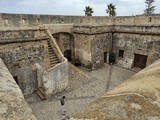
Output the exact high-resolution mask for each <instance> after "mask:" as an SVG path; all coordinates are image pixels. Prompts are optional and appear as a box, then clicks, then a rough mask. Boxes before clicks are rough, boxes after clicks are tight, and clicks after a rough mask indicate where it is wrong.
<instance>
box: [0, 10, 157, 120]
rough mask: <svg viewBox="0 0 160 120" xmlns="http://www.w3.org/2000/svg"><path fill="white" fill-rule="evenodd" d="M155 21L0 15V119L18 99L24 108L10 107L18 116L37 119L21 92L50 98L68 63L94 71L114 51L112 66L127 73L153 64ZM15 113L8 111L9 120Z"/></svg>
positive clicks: (65, 81) (60, 86) (65, 77)
mask: <svg viewBox="0 0 160 120" xmlns="http://www.w3.org/2000/svg"><path fill="white" fill-rule="evenodd" d="M159 20H160V15H158V14H155V15H147V16H143V15H137V16H126V17H125V16H123V17H122V16H121V17H96V16H95V17H94V16H92V17H86V16H58V15H56V16H54V15H31V14H5V13H1V14H0V58H1V61H0V64H1V65H0V66H2V67H1V68H0V73H1V74H0V82H1V83H0V96H1V98H2V97H4V99H3V100H1V101H0V106H2V107H3V108H4V109H3V110H0V111H1V112H0V115H1V116H0V119H4V118H5V117H6V116H5V114H6V111H7V105H8V104H9V103H10V102H11V103H12V102H13V104H14V103H15V102H16V101H17V103H19V104H21V105H22V106H18V105H17V106H16V105H15V106H14V105H8V106H10V107H11V108H12V107H14V109H19V108H18V107H21V109H22V111H20V112H19V115H20V114H23V111H24V110H23V109H25V108H27V109H28V112H27V113H26V115H28V119H36V118H34V115H33V116H32V115H30V114H32V112H31V110H30V108H28V107H27V105H26V103H25V100H24V98H23V97H22V93H23V95H29V94H32V93H33V92H35V91H37V93H38V94H39V96H40V97H41V98H42V99H48V98H50V97H51V96H52V95H54V94H56V93H57V92H61V91H63V90H64V89H66V87H67V86H68V61H70V62H71V63H76V62H77V61H78V64H81V65H82V66H87V65H91V67H92V70H96V69H99V68H100V67H101V66H103V65H104V63H109V61H110V60H109V59H110V53H114V57H115V64H116V65H118V66H121V67H124V68H127V69H132V68H135V67H136V68H140V69H143V68H145V67H146V66H149V65H150V64H152V63H154V62H155V61H157V60H158V59H160V37H159V36H160V27H159V25H160V22H159ZM7 69H8V70H7ZM12 77H13V78H14V79H13V78H12ZM17 85H18V86H19V88H20V89H21V91H22V93H21V91H20V90H19V88H18V86H17ZM4 93H5V94H7V95H8V96H9V97H8V98H10V99H8V98H7V97H6V96H5V94H4ZM14 94H15V95H17V98H20V99H17V98H16V96H14ZM158 94H159V93H158ZM7 99H8V100H10V101H7ZM15 99H16V100H15ZM13 111H14V110H13ZM12 114H15V115H12ZM16 114H18V113H14V112H13V113H12V111H11V110H10V115H8V118H9V119H11V118H12V117H13V116H16ZM21 117H22V118H19V119H24V118H23V117H24V116H23V115H22V116H21ZM13 119H18V118H13ZM159 119H160V117H159Z"/></svg>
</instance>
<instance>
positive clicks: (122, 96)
mask: <svg viewBox="0 0 160 120" xmlns="http://www.w3.org/2000/svg"><path fill="white" fill-rule="evenodd" d="M159 84H160V60H158V61H156V62H155V63H153V64H152V65H150V66H148V67H146V68H145V69H143V70H141V71H140V72H138V73H137V74H135V75H134V76H132V77H131V78H129V79H128V80H126V81H125V82H123V83H122V84H120V85H119V86H117V87H115V88H114V89H113V90H110V91H109V92H107V93H106V94H104V95H103V96H102V97H100V98H98V99H97V100H95V101H94V102H92V103H90V104H89V105H88V106H87V107H86V108H85V109H84V110H82V111H78V113H77V114H75V115H74V118H76V119H70V120H80V119H83V120H130V119H132V120H138V119H140V120H159V119H160V94H159V89H160V86H159Z"/></svg>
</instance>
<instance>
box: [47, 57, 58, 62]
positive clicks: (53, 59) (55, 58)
mask: <svg viewBox="0 0 160 120" xmlns="http://www.w3.org/2000/svg"><path fill="white" fill-rule="evenodd" d="M49 59H50V61H59V59H58V58H57V57H49Z"/></svg>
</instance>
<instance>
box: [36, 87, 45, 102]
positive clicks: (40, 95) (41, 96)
mask: <svg viewBox="0 0 160 120" xmlns="http://www.w3.org/2000/svg"><path fill="white" fill-rule="evenodd" d="M43 93H44V91H43V92H42V90H41V89H38V90H37V94H38V96H39V97H40V98H41V100H45V95H44V94H43Z"/></svg>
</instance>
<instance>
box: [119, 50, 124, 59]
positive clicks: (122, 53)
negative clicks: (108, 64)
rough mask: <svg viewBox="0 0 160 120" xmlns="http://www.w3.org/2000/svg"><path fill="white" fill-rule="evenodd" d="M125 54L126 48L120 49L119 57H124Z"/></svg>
mask: <svg viewBox="0 0 160 120" xmlns="http://www.w3.org/2000/svg"><path fill="white" fill-rule="evenodd" d="M123 55H124V50H119V54H118V57H122V58H123Z"/></svg>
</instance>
